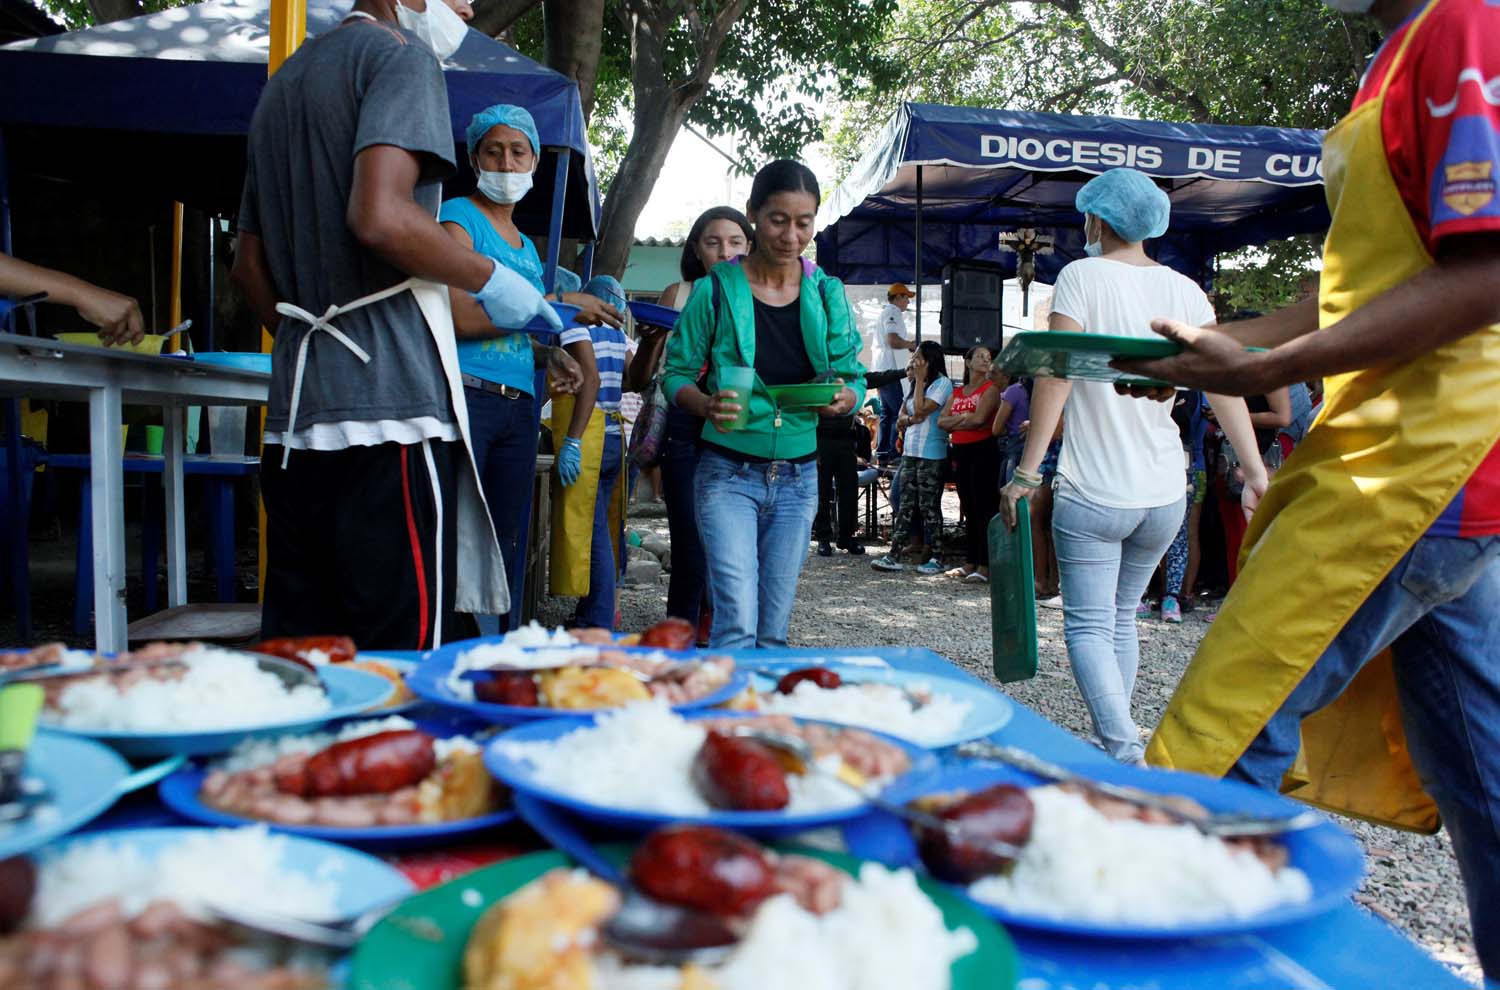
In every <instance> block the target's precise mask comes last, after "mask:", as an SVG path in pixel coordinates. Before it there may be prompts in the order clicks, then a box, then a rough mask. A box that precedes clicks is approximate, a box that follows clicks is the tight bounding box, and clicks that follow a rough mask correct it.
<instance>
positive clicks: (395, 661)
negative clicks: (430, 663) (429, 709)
mask: <svg viewBox="0 0 1500 990" xmlns="http://www.w3.org/2000/svg"><path fill="white" fill-rule="evenodd" d="M354 659H355V660H356V661H359V660H375V661H378V662H380V663H383V664H385V665H386V666H387V667H389V668H391V669H392V670H394V671H398V672H399V673H400V674H401V677H402V679H403V680H404V679H405V678H407V677H409V676H410V675H411V672H412V671H414V670H416V669H417V661H415V660H408V659H406V658H405V657H393V656H387V655H386V654H384V653H359V654H356V655H355V657H354ZM426 703H427V702H425V701H423V700H422V699H421V698H412V699H411V700H410V701H404V702H402V703H401V704H399V705H382V706H381V707H379V708H376V709H374V710H372V712H371V714H379V715H405V714H406V713H407V712H409V711H411V710H413V709H415V708H421V707H422V706H423V705H425V704H426Z"/></svg>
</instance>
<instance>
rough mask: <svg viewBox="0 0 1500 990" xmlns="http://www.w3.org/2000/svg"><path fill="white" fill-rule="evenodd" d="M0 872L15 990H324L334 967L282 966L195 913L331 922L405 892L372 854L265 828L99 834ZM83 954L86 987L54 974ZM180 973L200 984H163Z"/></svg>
mask: <svg viewBox="0 0 1500 990" xmlns="http://www.w3.org/2000/svg"><path fill="white" fill-rule="evenodd" d="M0 870H3V871H4V872H5V873H6V874H7V875H6V876H4V877H0V891H4V893H5V896H4V897H3V898H0V971H5V970H6V969H7V967H15V966H18V965H22V964H24V965H25V966H26V967H27V970H26V971H27V974H28V976H31V977H32V978H33V979H34V982H27V983H24V985H25V986H63V985H68V986H73V985H77V986H83V985H89V986H107V987H135V986H154V987H163V988H166V990H174V988H178V987H187V986H193V987H203V986H211V987H238V988H250V987H276V988H278V990H323V988H325V987H327V986H329V985H330V984H331V977H330V973H329V970H330V968H331V967H332V966H334V965H335V964H336V960H334V959H332V958H331V957H329V956H328V955H326V954H324V953H321V952H316V951H314V950H311V949H300V950H298V951H296V952H294V953H292V954H291V955H290V956H288V954H287V952H286V945H285V943H281V942H270V941H265V940H261V939H257V938H255V937H253V936H250V935H248V934H246V933H245V932H244V931H243V930H238V929H231V928H229V927H227V926H225V925H223V924H221V923H218V922H217V921H216V920H214V917H213V915H212V914H211V913H210V911H209V907H208V906H211V905H214V904H225V906H226V907H231V908H233V907H238V908H240V909H241V910H259V911H264V912H268V913H272V914H275V915H280V916H292V917H296V918H301V919H304V920H307V921H317V922H333V921H338V920H345V919H350V918H354V917H357V916H358V915H360V914H362V913H364V912H366V911H369V910H371V909H374V908H377V907H380V906H382V905H385V904H389V903H392V902H393V901H395V900H398V899H399V898H401V897H403V896H405V895H407V894H409V893H410V892H411V891H412V884H411V882H410V881H409V880H407V879H406V878H405V877H404V876H402V875H401V873H400V872H399V871H397V870H396V869H395V868H394V867H392V866H388V865H387V864H385V863H383V862H381V861H380V860H378V859H376V858H374V857H373V856H370V855H367V854H365V853H362V852H358V851H356V850H353V849H345V848H343V847H342V846H337V845H334V844H332V843H328V842H318V841H315V840H312V839H303V838H299V837H297V836H291V835H272V834H270V833H268V832H267V831H266V830H265V829H264V828H248V829H206V828H143V829H126V830H120V831H111V832H99V833H94V834H90V835H85V836H78V837H74V838H71V839H68V840H66V841H63V842H59V843H55V844H53V845H51V846H48V847H47V848H46V849H44V850H43V851H41V852H40V853H38V854H37V856H36V857H35V859H34V860H27V859H22V858H16V859H11V860H7V861H5V862H4V863H0ZM226 899H227V903H226ZM6 933H9V934H6ZM104 946H107V947H108V948H107V951H102V950H101V947H104ZM85 957H86V958H87V959H88V962H89V966H90V973H91V975H92V976H93V982H91V983H89V984H84V983H81V982H79V983H73V982H71V981H70V980H69V978H68V973H67V971H66V967H68V966H70V965H71V966H77V965H79V961H80V959H82V958H85ZM11 971H14V970H13V969H12V970H11ZM184 971H187V972H191V973H197V974H200V975H201V979H197V980H192V981H188V980H182V979H178V978H176V976H177V974H180V973H182V972H184Z"/></svg>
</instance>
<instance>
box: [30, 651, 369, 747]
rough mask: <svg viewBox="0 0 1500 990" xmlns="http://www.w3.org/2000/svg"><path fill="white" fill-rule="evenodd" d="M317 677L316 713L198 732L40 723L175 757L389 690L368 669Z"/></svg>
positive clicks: (322, 671) (329, 669)
mask: <svg viewBox="0 0 1500 990" xmlns="http://www.w3.org/2000/svg"><path fill="white" fill-rule="evenodd" d="M318 676H320V677H321V678H322V679H323V685H324V687H326V688H327V689H328V701H329V706H328V710H327V711H324V712H319V713H318V714H317V715H301V716H298V717H296V718H291V719H282V720H277V721H271V722H256V723H254V724H251V725H237V726H233V727H229V728H223V729H210V730H207V731H202V732H87V731H84V730H81V729H65V728H62V727H60V726H54V725H46V728H48V729H51V730H52V731H53V732H56V733H58V734H60V735H68V736H77V737H80V738H84V739H95V740H98V741H99V742H102V743H104V744H105V745H107V746H112V747H113V748H114V749H115V750H116V751H117V752H119V753H121V754H123V755H125V756H129V757H157V756H176V755H178V754H181V755H184V756H206V755H209V754H212V753H225V752H228V751H229V750H231V749H233V748H234V747H235V744H236V743H238V742H239V741H240V740H242V739H249V738H252V737H254V736H274V735H280V734H282V733H284V732H292V731H294V730H296V729H310V728H313V727H315V726H319V725H322V724H324V723H325V722H332V721H334V720H336V719H341V718H347V717H349V716H350V715H360V714H363V713H365V712H367V711H368V710H369V709H371V708H374V707H377V706H379V705H382V704H384V703H385V702H386V700H387V699H388V698H390V696H391V694H392V693H393V692H394V691H395V688H394V687H393V686H392V685H391V682H390V681H388V680H386V679H385V678H384V677H381V676H380V675H379V674H369V673H366V672H365V671H363V670H350V669H348V668H346V667H334V666H326V665H325V666H323V667H320V668H318ZM44 724H45V723H44Z"/></svg>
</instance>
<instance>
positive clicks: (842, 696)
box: [751, 660, 1013, 749]
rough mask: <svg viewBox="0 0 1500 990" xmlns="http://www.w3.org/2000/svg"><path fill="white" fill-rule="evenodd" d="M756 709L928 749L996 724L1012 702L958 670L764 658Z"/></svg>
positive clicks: (986, 731) (953, 742)
mask: <svg viewBox="0 0 1500 990" xmlns="http://www.w3.org/2000/svg"><path fill="white" fill-rule="evenodd" d="M754 675H755V676H754V680H753V681H752V682H751V684H752V686H753V687H754V688H755V700H754V702H753V704H754V709H755V710H756V711H761V712H766V713H770V714H780V715H794V716H798V717H801V718H811V719H819V720H821V721H825V722H837V723H839V724H840V725H854V726H859V727H861V728H866V729H876V730H879V731H881V732H885V733H888V734H890V735H893V736H899V737H900V738H902V739H907V740H910V741H911V742H914V743H917V744H918V745H921V746H926V747H927V748H928V749H942V748H944V747H947V746H953V745H956V744H958V743H961V742H966V741H968V740H970V739H982V738H984V737H985V736H988V735H990V734H991V733H994V732H998V731H999V730H1000V729H1001V728H1003V727H1004V726H1005V724H1006V723H1007V722H1009V721H1010V718H1011V715H1012V714H1013V709H1012V708H1011V703H1010V701H1009V700H1008V699H1007V698H1006V697H1005V696H1004V695H1002V694H1001V693H1000V692H998V691H995V690H993V689H991V688H989V687H986V686H985V685H983V684H979V683H977V682H973V681H965V680H961V679H959V678H957V677H940V676H935V675H932V674H919V673H916V672H913V671H906V670H895V669H891V668H884V669H882V668H871V667H866V666H860V665H855V664H840V663H826V664H817V665H808V664H805V663H803V662H801V661H797V660H786V661H773V662H767V663H762V664H761V665H759V666H758V667H757V668H756V669H755V671H754Z"/></svg>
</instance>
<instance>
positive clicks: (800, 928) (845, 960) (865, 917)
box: [598, 863, 979, 990]
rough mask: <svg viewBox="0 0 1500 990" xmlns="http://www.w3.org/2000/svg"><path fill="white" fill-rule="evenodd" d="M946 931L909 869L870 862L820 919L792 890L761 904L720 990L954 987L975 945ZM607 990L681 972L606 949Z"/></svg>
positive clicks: (719, 978) (601, 971) (664, 981)
mask: <svg viewBox="0 0 1500 990" xmlns="http://www.w3.org/2000/svg"><path fill="white" fill-rule="evenodd" d="M978 946H979V942H978V940H977V939H976V938H975V937H974V933H973V932H971V931H969V929H967V928H959V929H957V930H955V931H951V932H950V931H949V930H948V929H947V927H946V926H944V924H943V915H942V912H941V911H940V910H939V909H938V907H937V905H935V904H933V903H932V901H931V900H930V899H929V898H928V897H927V895H926V894H924V893H923V892H922V890H921V888H919V887H918V886H917V881H916V878H915V876H913V874H912V872H911V871H910V870H888V869H886V868H885V867H883V866H881V865H879V864H878V863H865V864H864V865H863V866H861V867H860V871H859V876H858V878H857V879H856V878H850V882H848V883H846V884H845V885H844V891H843V901H842V903H840V905H839V906H838V907H837V908H835V909H834V910H832V911H830V912H829V913H828V914H825V915H822V916H818V915H815V914H812V913H811V912H809V911H806V910H804V909H803V908H801V907H800V906H798V904H797V902H796V901H795V900H793V899H792V898H791V897H789V896H787V895H781V896H779V897H774V898H772V899H771V900H769V901H767V902H766V903H765V904H763V905H761V907H760V909H759V910H758V911H757V912H756V914H755V918H754V920H753V921H752V923H751V925H750V930H749V931H748V932H747V933H746V935H745V939H744V941H742V942H741V943H740V944H739V947H738V948H736V949H735V951H734V953H733V954H732V955H731V956H730V957H729V959H728V960H727V961H726V962H725V963H724V964H723V965H722V966H719V967H716V968H715V969H714V971H713V974H712V976H713V981H714V983H715V985H716V986H718V987H720V988H722V990H947V988H948V987H949V986H950V985H951V970H952V966H953V963H954V962H955V961H956V960H958V959H961V958H963V957H964V956H966V955H968V954H969V953H971V952H973V951H974V950H975V949H976V948H978ZM598 975H599V988H600V990H677V988H678V987H680V986H681V985H682V982H681V981H682V973H681V971H679V970H677V969H675V968H665V967H652V966H633V965H625V964H623V963H621V962H620V961H619V959H618V958H616V957H613V956H608V955H606V956H605V957H603V959H602V960H601V964H600V966H599V967H598Z"/></svg>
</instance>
